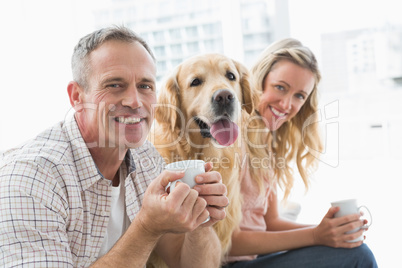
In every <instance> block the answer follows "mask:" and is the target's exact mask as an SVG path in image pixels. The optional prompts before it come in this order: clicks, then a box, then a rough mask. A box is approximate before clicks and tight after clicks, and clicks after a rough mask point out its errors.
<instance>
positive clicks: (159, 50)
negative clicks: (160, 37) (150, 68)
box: [155, 46, 166, 58]
mask: <svg viewBox="0 0 402 268" xmlns="http://www.w3.org/2000/svg"><path fill="white" fill-rule="evenodd" d="M155 56H156V58H158V57H165V56H166V49H165V47H164V46H158V47H155Z"/></svg>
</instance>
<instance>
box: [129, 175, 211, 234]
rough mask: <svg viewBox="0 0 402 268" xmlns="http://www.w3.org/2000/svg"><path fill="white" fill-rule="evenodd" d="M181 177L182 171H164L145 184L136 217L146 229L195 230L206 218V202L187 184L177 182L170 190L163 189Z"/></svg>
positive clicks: (162, 231) (162, 232) (160, 232)
mask: <svg viewBox="0 0 402 268" xmlns="http://www.w3.org/2000/svg"><path fill="white" fill-rule="evenodd" d="M183 176H184V172H182V171H180V172H177V171H169V170H165V171H163V172H162V173H161V174H160V175H159V176H158V177H157V178H156V179H155V180H153V181H152V183H151V184H150V185H149V186H148V189H147V190H146V192H145V196H144V199H143V204H142V207H141V210H140V212H139V213H138V215H137V216H136V218H137V219H138V220H139V222H140V223H141V225H142V227H143V228H144V229H145V230H146V231H148V232H150V233H151V234H153V235H156V236H159V235H163V234H165V233H185V232H189V231H192V230H194V229H196V228H197V227H198V226H199V225H200V224H202V222H204V221H205V220H206V219H207V218H208V216H209V212H208V210H207V209H206V206H207V201H206V200H205V199H203V198H201V197H199V194H198V191H196V190H194V189H190V187H189V186H188V185H187V184H185V183H178V184H177V185H176V188H175V190H174V191H173V192H172V193H167V192H166V191H165V188H166V186H167V185H168V184H169V182H172V181H175V180H177V179H180V178H182V177H183ZM200 176H201V175H200ZM207 177H209V176H207ZM207 181H210V179H208V180H207Z"/></svg>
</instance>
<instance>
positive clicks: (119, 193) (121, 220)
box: [98, 169, 130, 258]
mask: <svg viewBox="0 0 402 268" xmlns="http://www.w3.org/2000/svg"><path fill="white" fill-rule="evenodd" d="M119 173H120V182H119V185H118V186H112V197H111V198H112V201H111V206H110V217H109V223H108V226H107V232H106V234H105V238H104V239H103V243H102V246H101V249H100V251H99V255H98V258H100V257H102V256H103V255H105V254H106V253H107V252H109V250H110V249H111V248H112V247H113V245H114V244H115V243H116V242H117V240H119V238H120V237H121V236H122V235H123V234H124V232H125V231H126V230H127V228H128V226H129V225H130V220H129V218H128V216H127V212H126V202H125V196H126V195H125V192H126V191H125V190H126V189H125V186H124V175H125V174H124V173H125V172H122V170H121V169H120V172H119Z"/></svg>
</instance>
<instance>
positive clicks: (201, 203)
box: [0, 27, 228, 267]
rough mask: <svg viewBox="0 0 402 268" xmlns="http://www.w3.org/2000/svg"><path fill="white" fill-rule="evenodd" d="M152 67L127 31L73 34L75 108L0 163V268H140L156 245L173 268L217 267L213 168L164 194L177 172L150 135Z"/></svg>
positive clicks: (219, 191) (221, 201)
mask: <svg viewBox="0 0 402 268" xmlns="http://www.w3.org/2000/svg"><path fill="white" fill-rule="evenodd" d="M155 66H156V65H155V59H154V57H153V55H152V52H151V51H150V49H149V47H148V46H147V44H146V43H145V42H144V41H143V40H142V39H141V38H140V37H138V36H137V35H135V34H134V33H133V32H131V31H130V30H129V29H127V28H124V27H112V28H106V29H101V30H99V31H95V32H93V33H91V34H89V35H87V36H85V37H83V38H82V39H81V40H80V41H79V43H78V44H77V46H76V47H75V50H74V54H73V57H72V70H73V79H74V81H72V82H70V83H69V84H68V87H67V91H68V95H69V98H70V103H71V105H72V106H73V107H74V110H75V114H74V115H73V116H71V117H69V118H67V119H66V120H65V121H64V122H61V123H60V124H58V125H56V126H54V127H52V128H50V129H48V130H46V131H44V132H43V133H41V134H40V135H38V136H37V137H36V138H35V139H33V140H31V141H29V142H27V143H25V144H24V145H22V146H21V147H20V148H15V149H13V150H9V151H8V152H6V153H4V155H3V158H2V162H1V163H0V266H2V267H11V266H13V267H14V266H22V265H28V266H29V265H32V266H37V267H88V266H90V265H93V267H97V266H100V267H109V266H110V267H144V266H145V264H146V262H147V259H148V257H149V255H150V253H151V252H152V251H153V250H155V251H156V252H157V253H158V255H159V256H160V257H162V259H163V260H164V261H165V262H166V263H167V264H168V265H169V266H170V267H217V266H219V261H220V245H219V240H218V238H217V236H216V234H215V232H214V231H213V229H212V227H211V226H212V225H213V224H214V223H215V222H217V221H219V220H222V219H223V218H224V217H225V212H224V209H223V207H225V206H226V205H227V204H228V199H227V197H226V187H225V186H224V185H223V184H222V183H221V177H220V174H219V173H217V172H206V173H204V174H201V175H199V176H198V178H197V180H198V183H201V184H202V185H198V186H197V188H196V189H190V188H189V187H188V186H187V185H186V184H184V183H180V184H178V185H177V186H176V188H175V190H174V192H172V193H169V194H168V193H166V191H165V188H166V187H167V185H168V183H169V182H171V181H174V180H176V179H179V178H181V177H182V176H183V175H184V174H183V172H173V171H163V172H162V167H163V160H162V158H161V156H160V155H159V154H158V153H157V151H156V150H155V148H154V147H153V146H152V145H151V144H150V143H149V142H148V141H147V140H146V137H147V134H148V132H149V129H150V127H151V124H152V121H153V111H152V106H153V104H155V103H156V88H155V77H156V67H155ZM211 168H212V164H211V163H208V164H206V170H207V171H210V170H211ZM207 204H208V206H207ZM208 216H210V218H211V219H210V221H208V222H206V223H203V222H204V221H205V220H206V219H207V218H208Z"/></svg>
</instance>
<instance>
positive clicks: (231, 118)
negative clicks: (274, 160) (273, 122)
mask: <svg viewBox="0 0 402 268" xmlns="http://www.w3.org/2000/svg"><path fill="white" fill-rule="evenodd" d="M251 92H252V91H251V87H250V82H249V73H248V70H247V68H246V67H245V66H243V65H242V64H241V63H239V62H237V61H234V60H232V59H230V58H228V57H226V56H224V55H221V54H202V55H198V56H194V57H191V58H189V59H187V60H185V61H184V62H182V63H181V64H180V65H178V66H177V67H176V68H175V69H174V71H173V72H172V74H171V75H170V76H168V77H167V80H166V81H165V83H164V85H163V86H162V88H161V90H160V92H159V95H158V104H157V107H156V109H155V119H156V122H155V125H154V128H153V130H152V131H151V135H150V140H151V142H152V143H153V144H154V145H155V147H156V148H157V150H158V151H159V153H160V154H161V155H162V156H163V158H164V159H165V161H166V162H167V163H170V162H175V161H180V160H187V159H202V160H204V161H206V162H212V163H213V164H214V170H217V171H219V172H220V173H221V175H222V180H223V183H224V184H225V185H226V187H227V190H228V193H227V196H228V198H229V201H230V203H229V206H228V207H227V208H226V218H225V219H224V220H222V221H220V222H218V223H216V224H215V225H214V229H215V231H216V232H217V235H218V237H219V239H220V241H221V245H222V253H223V256H222V257H224V256H225V254H226V253H227V252H228V250H229V248H230V245H231V234H232V232H233V230H234V229H235V227H236V226H237V225H238V223H239V221H240V219H241V196H240V178H239V176H240V164H239V163H238V162H237V163H236V161H241V157H240V156H241V149H240V143H241V132H242V130H241V121H242V118H243V116H245V115H248V114H250V113H251V112H252V111H253V109H254V107H253V99H254V97H253V96H252V93H251Z"/></svg>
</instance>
